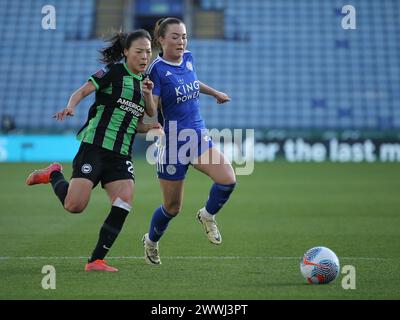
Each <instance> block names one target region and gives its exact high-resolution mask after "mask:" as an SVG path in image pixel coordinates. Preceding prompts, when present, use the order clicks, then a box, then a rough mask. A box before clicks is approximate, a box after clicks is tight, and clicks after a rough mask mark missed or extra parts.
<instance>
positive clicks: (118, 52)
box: [99, 31, 127, 64]
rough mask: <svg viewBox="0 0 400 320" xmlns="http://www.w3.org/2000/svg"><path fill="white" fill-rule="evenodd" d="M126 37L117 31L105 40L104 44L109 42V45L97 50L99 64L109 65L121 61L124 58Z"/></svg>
mask: <svg viewBox="0 0 400 320" xmlns="http://www.w3.org/2000/svg"><path fill="white" fill-rule="evenodd" d="M126 36H127V35H126V33H124V32H122V31H119V32H118V33H117V34H115V35H114V36H112V37H111V38H110V39H108V40H106V42H110V43H111V44H110V45H109V46H108V47H106V48H103V49H100V50H99V52H100V55H101V57H100V62H102V63H105V64H109V63H113V62H118V61H119V60H121V59H122V58H123V57H124V47H125V40H126Z"/></svg>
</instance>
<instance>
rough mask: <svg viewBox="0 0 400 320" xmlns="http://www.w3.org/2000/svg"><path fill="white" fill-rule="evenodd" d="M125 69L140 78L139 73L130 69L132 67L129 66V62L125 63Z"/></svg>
mask: <svg viewBox="0 0 400 320" xmlns="http://www.w3.org/2000/svg"><path fill="white" fill-rule="evenodd" d="M125 65H126V67H127V68H128V69H129V71H130V72H132V73H133V74H135V75H137V76H140V75H141V73H140V72H139V71H136V70H135V69H134V68H132V66H130V65H129V62H125Z"/></svg>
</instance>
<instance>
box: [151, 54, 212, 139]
mask: <svg viewBox="0 0 400 320" xmlns="http://www.w3.org/2000/svg"><path fill="white" fill-rule="evenodd" d="M148 74H149V76H150V79H151V81H153V83H154V88H153V94H154V95H156V96H159V97H160V100H161V109H159V111H158V121H159V122H160V123H161V124H162V125H163V126H164V130H165V132H166V133H168V131H169V130H168V127H169V125H168V121H176V122H177V129H178V132H179V131H180V130H182V129H187V128H191V129H196V130H197V129H203V128H205V125H204V121H203V119H202V118H201V115H200V110H199V108H200V105H199V94H200V82H199V80H198V79H197V74H196V69H195V67H194V63H193V56H192V53H191V52H190V51H185V53H184V54H183V59H182V62H181V63H180V64H178V63H171V62H168V61H165V60H164V59H163V58H162V57H161V56H159V57H158V58H157V59H155V60H154V61H153V62H152V63H151V65H150V66H149V69H148Z"/></svg>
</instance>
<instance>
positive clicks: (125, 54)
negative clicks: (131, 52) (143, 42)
mask: <svg viewBox="0 0 400 320" xmlns="http://www.w3.org/2000/svg"><path fill="white" fill-rule="evenodd" d="M124 56H125V57H127V56H128V49H124Z"/></svg>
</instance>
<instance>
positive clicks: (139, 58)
mask: <svg viewBox="0 0 400 320" xmlns="http://www.w3.org/2000/svg"><path fill="white" fill-rule="evenodd" d="M124 54H125V57H126V62H127V64H128V67H129V69H130V70H131V71H132V72H133V73H136V74H139V73H144V72H145V70H146V68H147V65H148V63H149V61H150V58H151V43H150V41H149V39H146V38H139V39H136V40H135V41H132V43H131V46H130V47H129V49H128V50H127V49H125V50H124Z"/></svg>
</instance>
